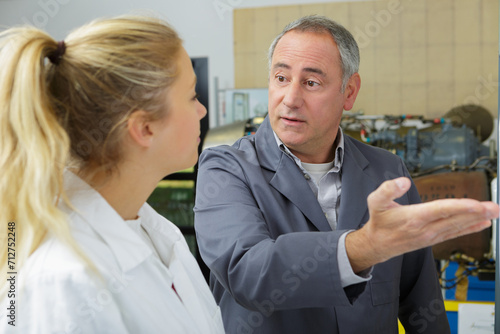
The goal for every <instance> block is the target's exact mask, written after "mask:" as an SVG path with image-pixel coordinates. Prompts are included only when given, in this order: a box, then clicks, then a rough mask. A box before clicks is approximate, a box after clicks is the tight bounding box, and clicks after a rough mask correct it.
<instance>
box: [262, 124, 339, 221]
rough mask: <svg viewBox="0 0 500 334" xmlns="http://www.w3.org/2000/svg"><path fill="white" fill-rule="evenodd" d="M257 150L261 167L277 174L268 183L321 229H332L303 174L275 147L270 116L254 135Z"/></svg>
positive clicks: (290, 159)
mask: <svg viewBox="0 0 500 334" xmlns="http://www.w3.org/2000/svg"><path fill="white" fill-rule="evenodd" d="M255 147H256V151H257V156H258V159H259V162H260V164H261V166H262V167H263V168H265V169H268V170H271V171H274V172H275V174H274V176H273V177H272V179H271V181H270V182H269V184H270V185H271V186H272V187H274V188H275V189H276V190H277V191H279V192H280V193H281V194H282V195H283V196H285V197H286V198H288V199H289V200H290V201H291V202H292V203H293V204H295V205H296V206H297V207H298V208H299V210H300V211H302V213H303V214H304V215H305V216H306V217H307V218H308V219H309V220H310V221H311V223H312V224H313V225H314V226H316V228H317V229H318V230H320V231H328V230H331V227H330V225H329V224H328V221H327V219H326V217H325V215H324V214H323V210H322V209H321V206H320V205H319V203H318V200H317V199H316V197H315V196H314V193H313V192H312V190H311V188H310V187H309V185H308V184H307V181H306V180H305V178H304V175H303V174H302V171H301V170H300V168H299V167H298V166H297V165H296V164H295V161H293V159H292V158H291V157H289V156H288V155H287V154H286V153H285V152H283V151H282V150H280V148H279V147H278V145H277V144H276V139H275V138H274V134H273V130H272V128H271V124H270V122H269V116H267V117H266V119H265V120H264V122H263V123H262V124H261V125H260V127H259V129H258V130H257V133H256V134H255Z"/></svg>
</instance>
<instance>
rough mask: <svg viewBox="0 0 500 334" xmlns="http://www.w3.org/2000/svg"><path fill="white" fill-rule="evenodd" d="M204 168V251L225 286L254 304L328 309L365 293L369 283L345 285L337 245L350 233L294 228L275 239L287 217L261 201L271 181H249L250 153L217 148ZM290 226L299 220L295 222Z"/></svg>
mask: <svg viewBox="0 0 500 334" xmlns="http://www.w3.org/2000/svg"><path fill="white" fill-rule="evenodd" d="M246 161H249V159H246ZM248 163H249V164H252V162H251V161H250V162H248ZM253 164H254V165H256V164H255V162H253ZM199 166H200V167H199V171H198V179H197V190H196V205H195V210H194V211H195V229H196V234H197V241H198V246H199V249H200V253H201V255H202V258H203V260H204V261H205V263H206V264H207V266H208V267H209V268H210V270H211V273H212V274H213V275H214V276H215V277H216V279H217V282H218V284H220V285H222V287H223V288H224V289H225V290H226V291H228V292H229V293H230V294H231V295H232V297H233V298H234V299H235V300H236V301H237V302H238V303H239V304H241V305H243V306H244V307H246V308H247V309H254V310H256V309H258V307H259V305H262V303H263V302H265V301H269V302H271V303H272V304H273V307H274V308H275V309H276V310H284V309H293V308H305V307H328V306H336V305H350V299H351V298H350V296H348V292H349V291H352V292H353V293H355V294H356V295H357V294H359V293H361V291H362V289H352V288H351V289H348V291H344V289H343V288H342V286H341V282H340V275H339V272H338V266H337V243H338V239H339V237H340V235H341V234H342V233H344V232H345V231H330V232H317V231H315V232H311V231H304V232H293V233H284V234H280V235H278V236H277V237H276V238H274V237H273V236H272V233H271V231H270V229H271V228H274V226H276V225H279V224H282V225H283V224H284V223H283V222H276V221H266V219H268V220H269V219H270V218H269V216H266V219H265V217H264V213H263V212H262V210H261V208H260V207H259V204H258V201H261V200H262V196H261V192H260V191H259V185H260V186H261V187H269V185H268V184H267V183H265V182H260V181H259V182H258V184H257V185H256V184H255V180H253V179H252V180H249V178H248V175H247V174H248V173H247V171H248V169H249V168H252V167H251V166H247V165H244V159H240V158H238V157H235V155H234V154H230V153H228V151H225V150H224V149H215V150H211V149H209V150H205V151H204V152H203V153H202V155H201V157H200V162H199ZM255 168H256V170H257V169H258V168H260V167H258V166H256V167H255ZM255 173H256V172H254V174H253V175H252V176H254V177H255ZM264 179H265V177H263V176H262V180H264ZM251 182H253V183H251ZM262 191H263V192H264V191H269V189H262ZM277 203H279V205H282V207H275V210H282V211H287V210H288V211H287V212H290V210H293V209H296V208H292V207H287V205H293V204H291V203H289V202H287V201H281V202H277ZM273 205H275V204H273ZM276 205H278V204H276ZM286 224H290V225H292V226H293V225H294V221H290V222H287V223H286ZM216 299H217V296H216Z"/></svg>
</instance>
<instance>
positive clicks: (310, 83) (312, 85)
mask: <svg viewBox="0 0 500 334" xmlns="http://www.w3.org/2000/svg"><path fill="white" fill-rule="evenodd" d="M306 84H307V85H308V86H309V87H314V86H317V85H318V83H317V82H315V81H312V80H308V81H306Z"/></svg>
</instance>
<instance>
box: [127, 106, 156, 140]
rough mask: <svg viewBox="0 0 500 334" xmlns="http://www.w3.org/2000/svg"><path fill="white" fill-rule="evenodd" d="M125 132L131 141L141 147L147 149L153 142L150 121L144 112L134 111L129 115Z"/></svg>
mask: <svg viewBox="0 0 500 334" xmlns="http://www.w3.org/2000/svg"><path fill="white" fill-rule="evenodd" d="M127 131H128V134H129V135H130V137H131V138H132V140H133V141H134V142H135V143H137V144H138V145H139V146H141V147H149V146H150V145H151V143H152V142H153V129H152V127H151V121H150V120H149V117H148V113H147V112H145V111H144V110H136V111H134V112H132V114H130V117H129V118H128V120H127Z"/></svg>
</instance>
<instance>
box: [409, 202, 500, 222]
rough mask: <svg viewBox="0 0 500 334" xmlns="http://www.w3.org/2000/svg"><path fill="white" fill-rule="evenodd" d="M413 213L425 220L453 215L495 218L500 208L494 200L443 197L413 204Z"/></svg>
mask: <svg viewBox="0 0 500 334" xmlns="http://www.w3.org/2000/svg"><path fill="white" fill-rule="evenodd" d="M411 210H412V211H413V212H412V213H411V215H415V216H414V217H419V219H420V220H423V221H429V222H432V221H435V220H440V219H445V218H451V217H462V218H466V219H469V220H474V221H478V220H487V219H495V218H497V217H498V215H499V208H498V205H497V204H496V203H493V202H479V201H476V200H473V199H468V198H456V199H441V200H436V201H431V202H427V203H421V204H416V205H414V206H411Z"/></svg>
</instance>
